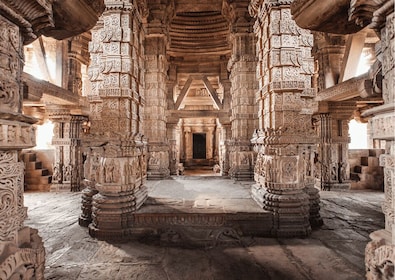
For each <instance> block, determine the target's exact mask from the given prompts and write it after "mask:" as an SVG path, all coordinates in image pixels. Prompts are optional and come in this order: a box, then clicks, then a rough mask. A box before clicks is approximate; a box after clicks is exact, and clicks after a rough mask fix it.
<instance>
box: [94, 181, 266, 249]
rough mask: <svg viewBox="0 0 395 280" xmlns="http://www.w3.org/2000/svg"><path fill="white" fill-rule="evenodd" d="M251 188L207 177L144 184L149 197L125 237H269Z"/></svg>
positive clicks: (188, 241) (181, 241)
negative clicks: (251, 193)
mask: <svg viewBox="0 0 395 280" xmlns="http://www.w3.org/2000/svg"><path fill="white" fill-rule="evenodd" d="M251 184H252V182H244V183H240V182H237V183H236V182H234V181H233V180H230V179H224V178H222V177H213V176H210V175H209V176H198V177H196V176H174V177H171V178H170V179H167V180H160V181H148V182H147V185H148V193H149V198H148V199H147V201H146V202H145V203H144V205H143V206H142V207H141V208H140V209H139V210H138V211H137V212H135V213H133V214H132V215H133V218H132V221H133V225H132V228H131V229H130V230H129V232H128V234H127V236H126V237H125V239H141V238H142V239H147V238H148V239H156V240H158V241H160V242H161V243H166V244H174V245H182V246H215V245H218V244H224V243H239V242H240V240H241V238H242V237H245V236H271V228H272V224H273V221H272V215H271V213H269V212H267V211H265V210H263V209H262V208H260V207H259V206H258V205H257V204H256V203H255V202H254V201H253V200H252V198H251V196H250V192H249V191H250V185H251ZM95 237H97V238H99V239H100V236H95Z"/></svg>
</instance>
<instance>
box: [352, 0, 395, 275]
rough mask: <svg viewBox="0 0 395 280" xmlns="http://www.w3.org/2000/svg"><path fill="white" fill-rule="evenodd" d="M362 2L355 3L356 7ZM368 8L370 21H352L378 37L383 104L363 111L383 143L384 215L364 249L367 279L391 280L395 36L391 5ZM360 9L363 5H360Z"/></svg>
mask: <svg viewBox="0 0 395 280" xmlns="http://www.w3.org/2000/svg"><path fill="white" fill-rule="evenodd" d="M363 2H364V1H356V3H354V5H356V7H358V5H360V4H361V3H362V4H363ZM376 5H377V6H372V7H371V11H370V12H371V13H370V14H371V16H372V19H370V18H368V19H366V15H367V14H366V13H356V14H355V15H353V18H354V19H356V20H358V19H359V21H360V22H363V23H365V24H366V23H368V22H371V24H370V26H371V27H372V28H375V30H376V32H377V33H378V34H379V36H380V39H381V40H380V42H379V46H378V47H377V48H376V50H377V53H376V56H377V57H378V58H379V60H380V62H381V66H382V75H383V82H382V83H383V87H382V95H383V100H384V104H383V105H380V106H377V107H375V108H373V109H369V110H367V111H365V112H364V113H363V114H362V116H363V117H371V118H370V119H369V125H370V127H371V130H370V133H371V135H370V137H371V139H373V140H376V139H377V140H385V154H382V155H381V156H380V166H382V167H383V169H384V193H385V200H384V203H383V208H382V209H383V212H384V215H385V228H384V229H382V230H378V231H375V232H373V233H371V234H370V238H371V239H372V241H371V242H369V243H368V245H367V246H366V249H365V267H366V278H367V279H369V280H372V279H375V280H376V279H393V277H394V274H393V273H394V266H395V264H394V259H395V214H394V213H395V164H394V158H395V125H394V123H395V63H394V60H395V59H394V58H395V49H394V45H395V35H394V33H395V32H394V22H395V13H394V3H393V1H379V2H377V3H376ZM362 7H363V6H362ZM357 11H358V9H357Z"/></svg>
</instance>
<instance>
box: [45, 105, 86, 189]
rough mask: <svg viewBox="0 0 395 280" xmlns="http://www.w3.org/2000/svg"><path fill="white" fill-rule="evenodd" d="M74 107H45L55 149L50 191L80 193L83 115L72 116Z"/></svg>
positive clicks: (84, 119)
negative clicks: (52, 132) (51, 126)
mask: <svg viewBox="0 0 395 280" xmlns="http://www.w3.org/2000/svg"><path fill="white" fill-rule="evenodd" d="M73 109H75V108H74V107H69V106H60V105H56V106H51V105H47V113H48V115H49V119H50V120H51V121H52V122H53V123H54V136H53V138H52V145H53V146H54V147H55V163H54V166H53V175H52V184H51V190H52V191H61V190H70V191H80V190H81V189H82V188H81V183H82V179H83V177H82V172H81V170H82V168H83V165H82V145H81V133H82V123H83V122H84V121H87V119H88V118H87V117H86V116H83V115H74V114H72V110H73Z"/></svg>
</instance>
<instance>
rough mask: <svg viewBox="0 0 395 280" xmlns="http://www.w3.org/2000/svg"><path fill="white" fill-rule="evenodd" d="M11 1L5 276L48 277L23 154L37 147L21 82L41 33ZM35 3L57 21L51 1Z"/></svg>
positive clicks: (0, 229) (3, 20)
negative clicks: (26, 196)
mask: <svg viewBox="0 0 395 280" xmlns="http://www.w3.org/2000/svg"><path fill="white" fill-rule="evenodd" d="M6 2H7V1H2V2H1V3H0V30H1V32H0V201H1V202H0V256H1V258H0V279H22V278H24V279H31V278H34V279H44V262H45V251H44V246H43V243H42V241H41V237H40V236H38V232H37V230H35V229H32V228H29V227H25V226H24V224H23V223H24V220H25V219H26V216H27V208H26V207H24V203H23V180H24V164H23V162H20V161H19V159H18V153H19V152H20V151H21V150H22V149H26V148H31V147H33V146H35V130H34V127H33V126H32V125H33V124H34V123H35V122H36V120H35V119H34V118H31V117H27V116H25V115H23V114H22V100H23V91H22V87H21V74H22V69H23V60H24V54H23V44H24V43H27V42H28V41H32V40H34V39H35V38H36V36H35V35H34V34H33V32H32V23H31V22H30V21H29V20H32V19H35V18H30V17H28V16H27V14H25V13H24V12H23V11H20V10H18V9H17V8H14V6H10V3H6ZM17 2H18V4H21V5H23V4H24V3H19V2H20V1H17ZM34 2H35V1H34ZM34 8H35V9H32V10H31V11H30V12H31V13H35V15H39V16H41V17H42V24H43V26H51V25H52V24H53V22H52V21H51V17H50V14H49V12H50V11H51V6H50V3H49V2H46V1H41V2H40V3H36V2H35V6H34Z"/></svg>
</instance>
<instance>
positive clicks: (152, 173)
mask: <svg viewBox="0 0 395 280" xmlns="http://www.w3.org/2000/svg"><path fill="white" fill-rule="evenodd" d="M169 177H170V170H169V169H158V170H155V169H154V170H148V171H147V180H163V179H166V178H169Z"/></svg>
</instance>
